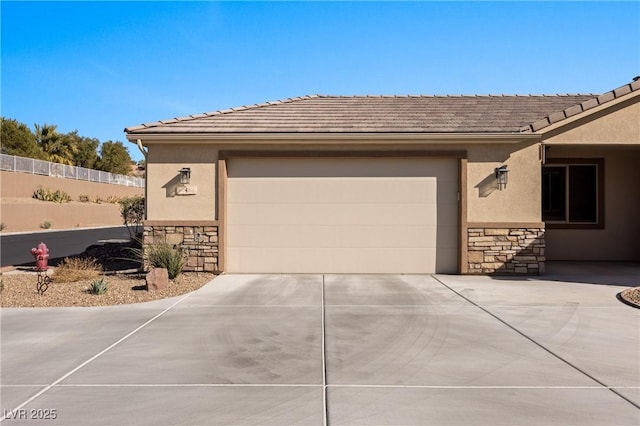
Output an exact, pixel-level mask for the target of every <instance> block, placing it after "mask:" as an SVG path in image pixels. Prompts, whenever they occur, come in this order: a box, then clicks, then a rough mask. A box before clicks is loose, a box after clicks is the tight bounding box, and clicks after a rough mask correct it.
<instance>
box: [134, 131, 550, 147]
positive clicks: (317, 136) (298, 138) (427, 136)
mask: <svg viewBox="0 0 640 426" xmlns="http://www.w3.org/2000/svg"><path fill="white" fill-rule="evenodd" d="M540 138H541V135H539V134H536V133H360V132H359V133H342V132H340V133H154V132H149V133H144V132H135V133H128V134H127V139H128V140H129V141H130V142H132V143H137V141H138V140H140V141H141V142H142V143H143V144H146V143H149V142H151V143H175V142H176V141H188V142H190V143H211V142H215V143H217V144H233V143H238V142H250V143H251V144H256V145H260V144H273V143H278V142H284V143H286V142H291V141H295V142H296V144H300V145H304V144H326V145H331V144H344V143H353V144H354V145H358V144H385V143H389V142H392V141H393V142H397V141H403V142H409V143H418V144H419V143H428V144H433V143H438V142H442V143H447V144H452V143H460V144H467V143H520V142H524V141H532V140H539V139H540Z"/></svg>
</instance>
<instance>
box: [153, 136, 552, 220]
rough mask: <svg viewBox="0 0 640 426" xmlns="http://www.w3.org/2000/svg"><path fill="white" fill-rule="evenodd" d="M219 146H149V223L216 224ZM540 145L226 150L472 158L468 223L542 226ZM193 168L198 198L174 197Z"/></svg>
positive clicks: (250, 146)
mask: <svg viewBox="0 0 640 426" xmlns="http://www.w3.org/2000/svg"><path fill="white" fill-rule="evenodd" d="M218 146H220V145H213V143H212V144H211V145H208V144H189V143H188V142H186V141H176V143H175V144H173V143H171V144H168V143H166V142H165V143H162V144H150V146H149V157H148V165H147V182H148V190H147V191H148V193H147V197H148V217H147V219H148V220H214V219H217V212H216V179H217V177H216V161H217V159H218V150H217V147H218ZM538 146H539V145H538V144H536V143H532V142H528V143H520V144H513V143H512V144H504V143H503V144H496V143H490V144H474V145H461V144H446V143H442V144H433V145H430V146H424V145H419V146H418V145H409V144H399V143H397V142H395V143H394V142H393V141H389V143H388V145H385V146H381V145H380V144H376V145H373V144H372V145H358V146H356V145H348V144H346V143H343V144H330V145H328V146H327V145H310V144H305V145H300V144H291V143H289V144H281V145H279V146H277V147H269V148H266V149H265V146H264V145H262V144H260V145H259V144H246V143H245V144H233V145H231V144H226V145H224V149H225V150H234V151H241V150H260V151H271V150H286V151H292V150H300V151H307V152H309V151H321V150H332V151H335V150H344V151H358V150H360V151H372V150H381V149H384V148H387V149H394V150H411V149H413V150H417V149H420V150H433V151H447V150H449V151H451V150H456V151H460V150H467V152H468V181H467V193H468V220H469V221H471V222H539V221H540V220H541V219H540V215H541V213H540V159H539V148H538ZM504 164H506V165H507V166H508V168H509V170H510V172H509V184H508V185H507V188H506V189H504V190H502V191H500V190H498V189H497V186H496V184H495V177H494V169H495V168H496V167H499V166H501V165H504ZM182 167H191V183H192V185H196V186H197V188H198V193H197V194H196V195H188V196H176V195H175V187H176V185H177V183H178V178H179V170H180V169H181V168H182Z"/></svg>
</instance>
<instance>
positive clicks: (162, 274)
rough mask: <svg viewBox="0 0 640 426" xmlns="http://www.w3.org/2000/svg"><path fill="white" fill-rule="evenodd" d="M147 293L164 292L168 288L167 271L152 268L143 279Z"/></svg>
mask: <svg viewBox="0 0 640 426" xmlns="http://www.w3.org/2000/svg"><path fill="white" fill-rule="evenodd" d="M145 281H146V282H147V291H157V290H164V289H165V288H167V287H169V271H167V270H166V269H165V268H153V269H151V271H149V272H148V273H147V276H146V278H145Z"/></svg>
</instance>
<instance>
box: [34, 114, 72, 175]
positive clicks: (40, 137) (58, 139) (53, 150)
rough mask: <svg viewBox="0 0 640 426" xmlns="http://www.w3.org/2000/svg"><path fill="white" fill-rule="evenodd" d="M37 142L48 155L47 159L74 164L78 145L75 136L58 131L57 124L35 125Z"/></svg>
mask: <svg viewBox="0 0 640 426" xmlns="http://www.w3.org/2000/svg"><path fill="white" fill-rule="evenodd" d="M34 127H35V129H36V131H35V135H36V142H37V143H38V145H39V146H40V148H41V149H42V151H43V152H44V153H45V155H46V156H47V160H49V161H52V162H54V163H61V164H68V165H73V158H74V154H75V153H76V152H77V151H78V147H77V145H76V143H75V141H74V139H73V138H68V137H65V135H61V134H60V133H58V131H57V127H58V126H56V125H50V124H47V123H45V124H43V125H42V126H40V125H39V124H35V125H34Z"/></svg>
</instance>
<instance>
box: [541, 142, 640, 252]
mask: <svg viewBox="0 0 640 426" xmlns="http://www.w3.org/2000/svg"><path fill="white" fill-rule="evenodd" d="M547 157H548V158H604V170H605V172H604V173H605V176H604V181H605V188H604V198H605V228H604V229H593V230H590V229H547V233H546V240H547V241H546V242H547V252H546V254H547V259H548V260H620V261H640V146H638V147H635V148H624V147H593V148H590V147H573V146H553V147H551V149H550V150H549V152H548V155H547Z"/></svg>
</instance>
